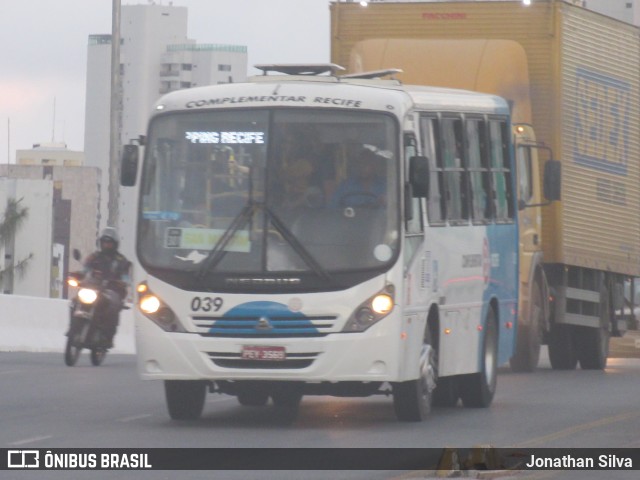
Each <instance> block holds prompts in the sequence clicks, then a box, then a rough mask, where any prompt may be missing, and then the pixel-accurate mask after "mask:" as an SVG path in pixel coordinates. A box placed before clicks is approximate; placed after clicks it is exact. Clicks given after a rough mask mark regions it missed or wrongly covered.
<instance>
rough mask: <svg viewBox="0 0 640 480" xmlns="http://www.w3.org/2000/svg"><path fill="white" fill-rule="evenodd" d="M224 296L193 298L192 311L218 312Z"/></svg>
mask: <svg viewBox="0 0 640 480" xmlns="http://www.w3.org/2000/svg"><path fill="white" fill-rule="evenodd" d="M222 304H223V301H222V298H220V297H215V298H213V297H203V298H201V297H194V298H193V300H191V311H192V312H211V311H213V312H217V311H218V310H220V309H221V308H222Z"/></svg>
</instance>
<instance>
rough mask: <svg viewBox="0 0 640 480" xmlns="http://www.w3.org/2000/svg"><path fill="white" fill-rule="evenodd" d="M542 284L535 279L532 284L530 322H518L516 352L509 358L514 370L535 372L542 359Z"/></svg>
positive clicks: (528, 313)
mask: <svg viewBox="0 0 640 480" xmlns="http://www.w3.org/2000/svg"><path fill="white" fill-rule="evenodd" d="M542 302H543V299H542V290H541V289H540V284H539V283H538V282H537V281H535V282H534V283H533V285H532V286H531V298H530V303H529V311H528V312H527V315H529V322H528V324H527V325H521V324H520V323H518V340H517V344H516V353H515V355H514V356H513V357H511V359H510V360H509V365H510V366H511V370H513V371H514V372H533V371H534V370H535V369H536V367H537V366H538V361H539V360H540V345H542V335H543V332H542V326H543V318H542V316H543V314H544V305H543V303H542Z"/></svg>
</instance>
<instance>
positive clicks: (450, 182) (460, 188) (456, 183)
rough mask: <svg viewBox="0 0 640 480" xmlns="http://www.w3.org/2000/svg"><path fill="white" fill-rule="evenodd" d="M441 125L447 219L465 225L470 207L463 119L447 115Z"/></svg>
mask: <svg viewBox="0 0 640 480" xmlns="http://www.w3.org/2000/svg"><path fill="white" fill-rule="evenodd" d="M441 125H442V142H443V143H442V145H443V148H442V157H443V160H444V162H443V163H444V174H445V192H446V199H447V220H449V222H450V223H451V224H452V225H463V224H466V223H467V221H468V220H469V208H468V201H467V192H468V187H467V171H466V168H465V158H464V140H463V135H462V120H461V119H460V118H446V117H445V118H443V119H442V121H441Z"/></svg>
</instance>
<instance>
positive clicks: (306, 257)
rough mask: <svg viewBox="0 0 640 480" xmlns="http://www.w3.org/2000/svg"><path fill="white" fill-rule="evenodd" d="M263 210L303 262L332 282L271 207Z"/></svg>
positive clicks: (329, 276)
mask: <svg viewBox="0 0 640 480" xmlns="http://www.w3.org/2000/svg"><path fill="white" fill-rule="evenodd" d="M264 209H265V212H266V214H267V216H268V217H269V219H270V220H271V223H272V224H273V226H274V227H275V229H276V230H277V231H279V232H280V234H281V235H282V238H284V240H285V241H286V242H287V243H288V244H289V245H291V247H292V248H293V249H294V250H295V252H296V253H297V254H298V255H299V256H300V258H302V260H303V261H304V263H306V264H307V265H308V266H309V267H310V268H311V269H312V270H313V271H314V272H315V273H316V274H317V275H318V276H319V277H321V278H322V279H323V280H325V281H327V282H330V283H333V279H332V278H331V275H329V273H328V272H327V271H326V270H325V269H324V268H323V267H322V265H320V264H319V263H318V261H317V260H316V259H315V258H313V255H311V254H310V253H309V251H308V250H307V249H306V248H305V247H304V245H302V243H300V240H298V239H297V238H296V236H295V235H294V234H293V233H292V232H291V230H289V228H288V227H287V226H286V225H285V224H284V222H282V220H280V219H279V218H278V216H277V215H276V214H275V213H273V211H271V209H270V208H269V207H267V206H265V207H264Z"/></svg>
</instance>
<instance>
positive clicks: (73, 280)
mask: <svg viewBox="0 0 640 480" xmlns="http://www.w3.org/2000/svg"><path fill="white" fill-rule="evenodd" d="M67 284H68V285H69V286H71V287H79V290H78V293H77V295H76V296H75V298H74V299H73V300H72V301H71V311H70V320H69V330H68V331H67V343H66V346H65V349H64V362H65V364H66V365H68V366H69V367H72V366H74V365H75V364H76V362H77V361H78V358H79V357H80V352H81V351H82V349H83V348H86V349H89V350H90V351H91V363H92V364H93V365H94V366H96V367H97V366H99V365H100V364H102V362H103V361H104V358H105V357H106V355H107V352H108V350H109V348H111V345H110V335H109V327H110V325H109V324H108V315H107V314H108V312H109V311H111V312H113V311H114V310H115V309H118V310H117V311H118V313H119V311H120V310H123V309H125V308H127V307H125V306H124V305H123V303H122V299H121V298H122V297H121V295H120V294H119V293H118V289H119V288H121V284H122V282H120V281H117V280H102V279H101V278H100V275H95V274H89V275H87V276H84V275H83V274H81V273H71V274H70V275H69V277H68V278H67Z"/></svg>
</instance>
